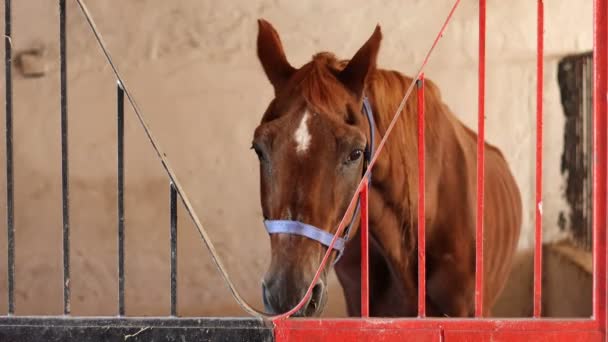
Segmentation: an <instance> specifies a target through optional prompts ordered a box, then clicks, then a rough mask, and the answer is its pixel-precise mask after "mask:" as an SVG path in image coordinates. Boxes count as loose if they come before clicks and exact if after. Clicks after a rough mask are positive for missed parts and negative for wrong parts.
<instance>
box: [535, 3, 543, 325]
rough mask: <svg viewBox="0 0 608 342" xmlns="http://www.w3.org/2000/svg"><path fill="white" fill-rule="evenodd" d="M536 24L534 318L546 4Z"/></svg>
mask: <svg viewBox="0 0 608 342" xmlns="http://www.w3.org/2000/svg"><path fill="white" fill-rule="evenodd" d="M536 15H537V24H536V207H535V210H534V212H535V226H534V229H535V234H534V235H535V237H534V317H536V318H538V317H540V315H541V307H542V306H541V296H542V257H543V250H542V248H543V69H544V60H543V56H544V44H543V40H544V38H543V33H544V32H543V30H544V4H543V0H538V2H537V13H536Z"/></svg>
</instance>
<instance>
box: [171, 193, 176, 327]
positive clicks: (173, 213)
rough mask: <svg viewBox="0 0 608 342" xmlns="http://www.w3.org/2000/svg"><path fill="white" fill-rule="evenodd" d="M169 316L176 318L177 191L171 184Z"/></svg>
mask: <svg viewBox="0 0 608 342" xmlns="http://www.w3.org/2000/svg"><path fill="white" fill-rule="evenodd" d="M170 192H171V195H170V197H171V204H170V205H171V219H170V221H171V316H177V189H176V188H175V185H174V184H173V182H172V183H171V191H170Z"/></svg>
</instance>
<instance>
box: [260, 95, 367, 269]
mask: <svg viewBox="0 0 608 342" xmlns="http://www.w3.org/2000/svg"><path fill="white" fill-rule="evenodd" d="M363 113H364V114H365V116H366V117H367V121H368V123H369V142H368V144H367V146H366V148H365V155H364V163H363V174H365V171H366V170H367V166H368V164H369V162H370V161H371V159H372V156H373V155H374V142H375V132H374V131H375V127H376V124H375V122H374V115H373V113H372V106H371V105H370V103H369V99H368V98H367V96H365V97H364V98H363ZM371 181H372V174H371V172H370V173H369V184H371ZM359 207H360V200H359V199H357V206H356V207H355V211H354V213H353V216H352V218H351V220H350V223H349V224H348V226H347V227H346V230H345V231H344V236H343V237H338V238H337V239H336V243H335V244H334V250H336V251H337V252H338V256H337V257H336V260H335V261H334V263H336V262H338V260H340V257H341V256H342V253H343V252H344V247H346V242H347V241H348V239H349V235H350V231H351V228H352V227H353V224H354V222H355V218H356V217H357V216H358V214H359ZM264 226H266V231H268V234H292V235H300V236H304V237H307V238H309V239H311V240H314V241H317V242H319V243H320V244H322V245H323V246H325V247H329V245H330V243H331V240H333V238H334V235H333V234H332V233H329V232H327V231H324V230H322V229H319V228H317V227H315V226H312V225H310V224H306V223H303V222H300V221H292V220H265V221H264Z"/></svg>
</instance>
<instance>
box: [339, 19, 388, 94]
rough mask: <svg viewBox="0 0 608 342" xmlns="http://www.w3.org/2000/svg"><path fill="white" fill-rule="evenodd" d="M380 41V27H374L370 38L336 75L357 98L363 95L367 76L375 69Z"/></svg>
mask: <svg viewBox="0 0 608 342" xmlns="http://www.w3.org/2000/svg"><path fill="white" fill-rule="evenodd" d="M381 40H382V32H381V31H380V25H376V29H375V30H374V33H373V34H372V36H371V37H370V38H369V39H368V40H367V42H365V44H363V46H362V47H361V48H360V49H359V51H357V53H356V54H355V56H354V57H353V58H352V59H351V60H350V61H349V62H348V64H347V65H346V67H345V68H344V70H342V71H341V72H340V73H339V74H338V79H340V81H342V83H343V84H344V85H345V86H346V87H347V88H348V89H350V90H351V91H352V92H354V93H355V95H356V96H357V98H360V97H361V95H363V90H364V89H365V84H366V81H367V76H368V75H369V74H370V73H371V71H372V70H374V69H375V68H376V59H377V57H378V50H379V49H380V41H381Z"/></svg>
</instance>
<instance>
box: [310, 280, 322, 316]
mask: <svg viewBox="0 0 608 342" xmlns="http://www.w3.org/2000/svg"><path fill="white" fill-rule="evenodd" d="M324 289H325V285H324V284H323V282H318V283H317V285H315V287H313V288H312V295H311V297H310V302H309V304H308V307H309V309H310V311H312V312H316V311H317V310H318V309H319V308H320V306H321V300H322V299H323V290H324Z"/></svg>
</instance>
